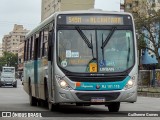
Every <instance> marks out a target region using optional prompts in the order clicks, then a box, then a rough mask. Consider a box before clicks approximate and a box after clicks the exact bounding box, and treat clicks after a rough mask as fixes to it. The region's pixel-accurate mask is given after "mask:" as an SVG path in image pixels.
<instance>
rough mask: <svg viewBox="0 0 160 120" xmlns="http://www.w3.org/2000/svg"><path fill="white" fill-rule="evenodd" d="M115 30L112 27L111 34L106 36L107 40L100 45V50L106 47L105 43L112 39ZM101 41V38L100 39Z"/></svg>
mask: <svg viewBox="0 0 160 120" xmlns="http://www.w3.org/2000/svg"><path fill="white" fill-rule="evenodd" d="M115 30H116V27H112V30H111V32H110V33H109V35H108V36H107V38H106V39H105V41H104V42H103V44H102V47H101V48H102V49H103V48H104V47H105V46H106V45H107V43H108V42H109V40H110V38H111V37H112V35H113V33H114V31H115ZM102 39H103V38H102Z"/></svg>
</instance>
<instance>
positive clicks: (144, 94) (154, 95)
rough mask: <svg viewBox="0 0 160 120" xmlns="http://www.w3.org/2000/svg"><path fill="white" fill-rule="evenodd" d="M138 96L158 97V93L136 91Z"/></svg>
mask: <svg viewBox="0 0 160 120" xmlns="http://www.w3.org/2000/svg"><path fill="white" fill-rule="evenodd" d="M138 96H144V97H155V98H160V93H151V92H138Z"/></svg>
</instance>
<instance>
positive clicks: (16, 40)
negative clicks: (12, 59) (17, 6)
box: [2, 24, 29, 54]
mask: <svg viewBox="0 0 160 120" xmlns="http://www.w3.org/2000/svg"><path fill="white" fill-rule="evenodd" d="M28 32H29V30H26V29H24V28H23V25H17V24H15V25H14V28H13V31H11V32H10V33H9V34H8V35H4V37H3V39H2V46H3V47H2V49H3V51H7V52H12V53H14V54H16V53H18V50H19V45H20V44H21V43H22V42H23V41H24V38H25V35H26V33H28Z"/></svg>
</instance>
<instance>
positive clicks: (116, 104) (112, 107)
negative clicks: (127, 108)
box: [108, 102, 120, 112]
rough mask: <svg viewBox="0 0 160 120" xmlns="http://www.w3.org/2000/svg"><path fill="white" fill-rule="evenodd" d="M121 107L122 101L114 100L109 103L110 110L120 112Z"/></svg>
mask: <svg viewBox="0 0 160 120" xmlns="http://www.w3.org/2000/svg"><path fill="white" fill-rule="evenodd" d="M119 108H120V102H112V103H111V104H109V105H108V110H109V112H118V111H119Z"/></svg>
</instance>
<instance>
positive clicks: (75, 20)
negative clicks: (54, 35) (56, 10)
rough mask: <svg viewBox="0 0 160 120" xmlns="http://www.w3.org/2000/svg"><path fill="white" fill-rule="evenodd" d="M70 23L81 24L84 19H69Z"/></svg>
mask: <svg viewBox="0 0 160 120" xmlns="http://www.w3.org/2000/svg"><path fill="white" fill-rule="evenodd" d="M68 22H69V23H81V22H82V19H81V17H74V16H73V17H68Z"/></svg>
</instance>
